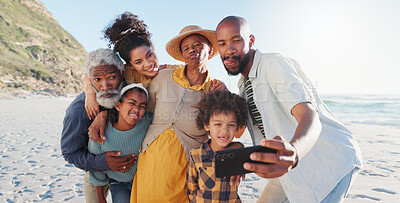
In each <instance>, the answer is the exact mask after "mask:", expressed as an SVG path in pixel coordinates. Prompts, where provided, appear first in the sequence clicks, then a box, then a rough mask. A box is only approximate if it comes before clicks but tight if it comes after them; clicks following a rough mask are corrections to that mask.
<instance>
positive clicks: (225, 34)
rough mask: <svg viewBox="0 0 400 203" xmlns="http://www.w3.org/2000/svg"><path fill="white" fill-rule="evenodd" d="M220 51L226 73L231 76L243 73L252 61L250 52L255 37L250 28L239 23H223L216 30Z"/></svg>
mask: <svg viewBox="0 0 400 203" xmlns="http://www.w3.org/2000/svg"><path fill="white" fill-rule="evenodd" d="M216 36H217V41H218V51H219V54H220V55H221V59H222V62H223V64H224V66H225V69H226V71H227V72H228V74H230V75H237V74H239V73H243V72H244V70H245V69H249V68H250V67H248V64H249V61H250V50H251V47H252V45H253V44H254V39H255V38H254V36H253V35H251V34H250V30H249V28H248V26H243V25H240V23H239V22H235V21H233V22H232V21H231V22H223V23H221V24H219V25H218V27H217V29H216Z"/></svg>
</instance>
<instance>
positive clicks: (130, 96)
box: [114, 90, 147, 131]
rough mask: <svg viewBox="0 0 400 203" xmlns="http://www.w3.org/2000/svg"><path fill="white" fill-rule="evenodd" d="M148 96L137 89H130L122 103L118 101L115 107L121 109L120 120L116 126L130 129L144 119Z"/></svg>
mask: <svg viewBox="0 0 400 203" xmlns="http://www.w3.org/2000/svg"><path fill="white" fill-rule="evenodd" d="M146 106H147V96H146V94H145V93H142V92H138V91H137V90H128V91H127V92H126V93H125V98H124V99H123V101H122V103H121V102H118V103H117V105H116V106H115V108H116V109H117V110H118V111H119V116H118V122H117V123H116V124H115V126H114V127H115V128H117V129H118V130H121V131H124V130H130V129H132V128H133V127H135V125H136V123H137V122H138V121H139V120H140V119H142V117H143V115H144V113H145V112H146Z"/></svg>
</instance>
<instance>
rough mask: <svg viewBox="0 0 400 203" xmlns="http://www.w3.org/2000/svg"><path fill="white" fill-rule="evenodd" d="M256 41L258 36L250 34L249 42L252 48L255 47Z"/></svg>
mask: <svg viewBox="0 0 400 203" xmlns="http://www.w3.org/2000/svg"><path fill="white" fill-rule="evenodd" d="M255 41H256V38H255V37H254V35H250V42H249V43H250V44H249V47H250V49H251V48H252V47H253V45H254V42H255Z"/></svg>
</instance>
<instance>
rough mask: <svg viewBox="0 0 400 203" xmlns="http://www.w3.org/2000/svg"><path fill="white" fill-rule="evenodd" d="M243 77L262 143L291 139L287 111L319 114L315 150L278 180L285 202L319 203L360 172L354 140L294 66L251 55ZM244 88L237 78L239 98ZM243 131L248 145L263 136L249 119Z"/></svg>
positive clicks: (291, 119) (290, 118) (292, 126)
mask: <svg viewBox="0 0 400 203" xmlns="http://www.w3.org/2000/svg"><path fill="white" fill-rule="evenodd" d="M248 77H249V79H250V81H251V83H252V86H253V91H254V95H253V96H254V101H255V103H256V106H257V109H258V110H259V112H260V113H261V116H262V122H263V126H264V130H265V135H266V136H267V139H272V138H273V137H275V136H276V135H279V136H282V137H284V139H285V140H287V141H290V140H291V139H292V138H293V135H294V132H295V130H296V127H297V121H296V119H295V118H294V116H293V115H292V114H291V110H292V108H293V107H294V106H295V105H296V104H299V103H302V102H310V103H311V104H312V105H313V106H314V107H315V108H316V110H317V112H318V114H319V118H320V120H321V123H322V132H321V134H320V136H319V138H318V140H317V142H316V144H315V145H314V147H313V148H312V149H311V151H310V152H308V153H307V154H306V155H305V156H304V157H303V158H302V159H301V160H300V161H299V164H298V166H297V167H296V168H295V169H293V170H291V171H290V172H289V173H287V174H286V175H284V176H282V177H281V178H280V182H281V184H282V186H283V188H284V189H285V193H286V195H287V197H288V198H289V201H290V202H320V201H321V200H322V199H324V197H325V196H326V195H327V194H328V193H329V192H330V191H331V190H332V189H333V188H334V187H335V186H336V184H337V183H338V182H339V181H340V180H341V179H342V178H343V177H344V176H345V175H346V174H348V173H349V172H350V171H351V170H352V169H354V168H355V167H361V165H362V164H361V153H360V149H359V146H358V143H357V141H356V139H355V138H354V137H353V136H352V134H351V132H350V130H348V129H347V128H346V127H345V126H344V125H343V124H341V123H340V122H339V121H338V120H337V119H336V118H335V117H334V116H333V115H332V113H331V112H330V111H329V109H328V108H327V106H326V105H325V104H324V102H323V101H322V100H321V98H320V97H319V96H318V94H317V92H316V90H315V88H314V86H313V85H312V83H311V82H310V81H309V79H308V78H307V77H306V76H305V75H304V73H303V71H302V70H301V69H300V66H299V64H298V63H297V62H296V61H294V60H292V59H289V58H285V57H283V56H281V55H280V54H262V53H261V52H260V51H258V50H256V52H255V55H254V60H253V66H252V67H251V70H250V72H249V75H248ZM244 82H245V79H244V77H243V76H241V78H240V80H239V82H238V87H239V90H240V96H242V97H243V98H245V96H246V93H245V85H244ZM248 129H249V132H250V134H251V137H252V141H253V144H259V143H260V140H261V139H263V136H262V134H261V131H260V130H259V128H258V127H256V126H253V123H252V120H251V118H249V119H248ZM333 157H334V158H333Z"/></svg>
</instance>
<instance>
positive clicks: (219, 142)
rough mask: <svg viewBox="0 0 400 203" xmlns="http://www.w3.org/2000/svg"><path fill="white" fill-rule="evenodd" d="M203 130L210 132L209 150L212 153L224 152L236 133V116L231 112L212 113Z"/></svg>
mask: <svg viewBox="0 0 400 203" xmlns="http://www.w3.org/2000/svg"><path fill="white" fill-rule="evenodd" d="M204 129H205V130H206V131H209V132H210V137H211V143H210V146H211V149H212V150H213V151H214V152H215V151H220V150H224V149H226V147H227V146H228V145H229V144H230V143H231V141H232V140H233V138H234V136H235V134H236V132H237V131H238V127H237V119H236V115H235V113H234V112H233V111H231V112H229V113H227V114H226V113H214V114H213V115H212V116H211V117H210V122H209V124H208V125H204Z"/></svg>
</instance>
